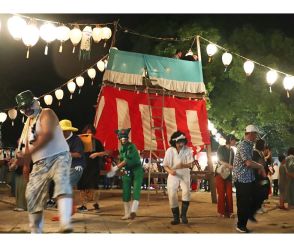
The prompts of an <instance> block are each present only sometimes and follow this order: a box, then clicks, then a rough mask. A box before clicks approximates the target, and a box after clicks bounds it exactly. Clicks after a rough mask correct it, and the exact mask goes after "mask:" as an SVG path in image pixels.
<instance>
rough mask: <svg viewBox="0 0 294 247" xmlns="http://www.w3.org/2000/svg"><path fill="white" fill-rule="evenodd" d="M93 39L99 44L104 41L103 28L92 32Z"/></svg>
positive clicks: (96, 28)
mask: <svg viewBox="0 0 294 247" xmlns="http://www.w3.org/2000/svg"><path fill="white" fill-rule="evenodd" d="M92 37H93V40H94V42H95V43H99V42H100V40H101V39H102V28H101V27H95V28H94V29H93V32H92Z"/></svg>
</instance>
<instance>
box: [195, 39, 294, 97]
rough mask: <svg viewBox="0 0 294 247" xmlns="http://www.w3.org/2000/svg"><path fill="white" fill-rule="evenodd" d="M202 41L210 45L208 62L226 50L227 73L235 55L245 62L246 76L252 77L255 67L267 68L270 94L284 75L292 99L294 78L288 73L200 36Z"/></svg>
mask: <svg viewBox="0 0 294 247" xmlns="http://www.w3.org/2000/svg"><path fill="white" fill-rule="evenodd" d="M199 37H200V38H201V39H203V40H205V41H207V42H208V43H209V44H208V45H207V47H206V51H207V55H208V57H209V58H208V62H211V60H212V57H213V56H214V55H215V53H216V52H217V50H218V48H219V49H221V50H224V51H225V52H224V53H223V55H222V62H223V64H224V66H225V71H226V70H227V68H228V66H229V65H230V64H231V62H232V59H233V56H232V54H233V55H235V56H238V57H240V58H242V59H244V60H245V62H244V64H243V68H244V71H245V74H246V76H250V75H251V74H252V73H253V71H254V68H255V65H259V66H261V67H263V68H266V69H267V70H268V72H267V73H266V81H267V83H268V85H269V88H270V92H272V85H273V84H274V83H275V82H276V81H277V79H278V73H280V74H282V75H284V76H285V77H284V80H283V86H284V88H285V90H286V91H287V97H288V98H289V97H290V91H291V90H292V89H293V87H294V77H293V76H292V75H288V74H287V73H285V72H282V71H279V70H276V69H273V68H271V67H269V66H266V65H264V64H261V63H259V62H256V61H253V60H252V59H249V58H246V57H244V56H242V55H240V54H238V53H235V52H230V53H229V52H228V49H226V48H224V47H222V46H220V45H218V44H215V43H213V42H212V41H210V40H208V39H206V38H203V37H201V36H199Z"/></svg>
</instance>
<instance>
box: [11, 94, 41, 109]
mask: <svg viewBox="0 0 294 247" xmlns="http://www.w3.org/2000/svg"><path fill="white" fill-rule="evenodd" d="M15 100H16V103H17V107H18V108H22V107H27V106H31V105H32V104H33V103H34V101H35V100H36V98H35V97H34V95H33V93H32V92H31V91H30V90H26V91H23V92H21V93H19V94H18V95H16V97H15Z"/></svg>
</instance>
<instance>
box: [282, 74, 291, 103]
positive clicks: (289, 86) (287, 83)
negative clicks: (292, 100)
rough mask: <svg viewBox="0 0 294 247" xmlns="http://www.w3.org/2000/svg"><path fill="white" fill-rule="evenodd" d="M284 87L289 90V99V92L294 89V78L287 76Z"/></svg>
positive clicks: (288, 95)
mask: <svg viewBox="0 0 294 247" xmlns="http://www.w3.org/2000/svg"><path fill="white" fill-rule="evenodd" d="M283 85H284V88H285V90H287V97H288V98H289V97H290V93H289V91H291V90H292V89H293V87H294V77H293V76H289V75H287V76H286V77H285V78H284V80H283Z"/></svg>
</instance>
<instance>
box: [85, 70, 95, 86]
mask: <svg viewBox="0 0 294 247" xmlns="http://www.w3.org/2000/svg"><path fill="white" fill-rule="evenodd" d="M87 73H88V76H89V77H90V78H91V80H92V83H91V85H92V86H93V80H94V78H95V76H96V70H95V69H93V68H91V69H88V71H87Z"/></svg>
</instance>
